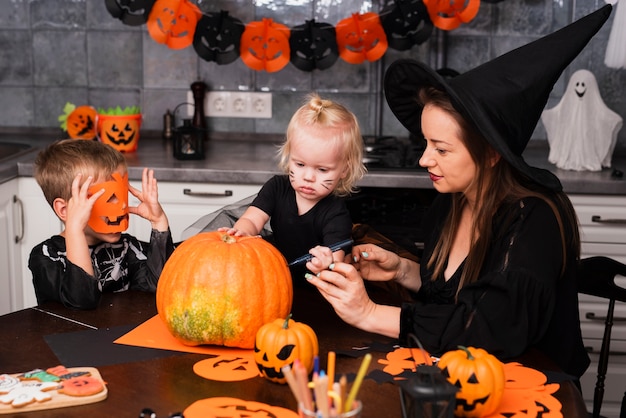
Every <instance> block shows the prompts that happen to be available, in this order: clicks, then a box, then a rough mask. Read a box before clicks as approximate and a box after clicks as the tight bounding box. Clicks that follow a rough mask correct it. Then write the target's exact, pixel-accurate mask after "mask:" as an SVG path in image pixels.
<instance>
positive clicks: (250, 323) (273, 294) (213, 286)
mask: <svg viewBox="0 0 626 418" xmlns="http://www.w3.org/2000/svg"><path fill="white" fill-rule="evenodd" d="M224 235H225V234H224V233H220V232H217V231H214V232H207V233H202V234H198V235H196V236H194V237H192V238H189V239H188V240H186V241H184V242H183V243H181V244H180V245H179V246H178V247H177V249H176V250H175V252H174V254H172V256H171V257H170V259H169V260H168V262H167V263H166V265H165V266H164V268H163V272H162V274H161V278H160V280H159V284H158V286H157V295H156V296H157V310H158V312H159V315H160V316H161V318H162V319H163V320H164V322H165V323H166V324H167V325H168V328H169V329H170V332H172V334H173V335H175V336H176V337H177V338H178V339H179V340H181V341H182V342H184V343H186V344H191V345H194V344H195V345H197V344H207V343H208V344H219V345H226V346H234V347H242V348H252V347H253V345H254V334H255V333H256V330H257V329H258V328H260V327H261V326H262V325H263V324H264V323H265V322H268V321H269V320H273V319H274V318H276V317H277V316H285V315H286V314H287V313H288V312H289V310H290V309H291V302H292V298H293V290H292V288H291V276H290V274H289V270H288V268H287V263H286V261H285V259H284V257H283V256H282V254H280V252H278V250H276V249H275V248H274V247H273V246H271V244H269V243H268V242H266V241H264V240H263V239H262V238H260V237H245V238H242V237H237V238H236V239H235V241H234V242H233V243H230V244H227V243H225V242H223V241H222V240H221V238H222V237H224ZM248 240H250V241H248ZM180 254H183V256H179V255H180ZM259 254H261V255H259ZM259 257H263V258H259ZM229 260H237V261H235V262H229ZM259 260H262V262H261V261H259ZM244 276H245V277H244ZM195 287H200V288H202V289H203V291H202V296H193V295H192V296H191V299H192V301H189V300H186V299H187V298H189V297H190V296H189V293H190V289H192V288H195ZM271 289H273V290H271ZM276 289H285V290H276ZM270 290H271V291H270ZM285 293H286V294H285ZM172 295H182V296H180V301H178V302H175V303H176V304H178V305H182V306H185V307H186V309H187V314H189V313H190V311H193V312H191V314H192V315H194V317H195V315H197V316H200V317H201V318H202V319H203V320H205V321H206V322H207V329H206V330H204V334H202V335H200V334H194V335H193V337H194V338H195V339H196V340H190V339H189V338H188V337H190V335H188V334H191V332H190V331H189V329H191V328H198V325H197V324H194V323H193V322H192V320H191V319H189V318H186V317H185V312H183V311H182V310H181V309H178V311H177V310H176V309H175V308H173V307H172V304H173V303H174V302H172V301H173V300H174V297H173V296H172ZM193 301H196V302H197V303H196V304H194V303H193ZM266 304H270V305H272V306H270V307H266V306H265V305H266ZM259 308H262V309H259ZM217 318H221V322H219V321H218V319H217ZM173 321H174V322H177V324H176V327H177V330H178V331H177V330H174V329H172V325H171V322H173ZM215 321H218V322H219V326H216V327H214V328H215V329H213V328H211V327H210V325H211V324H213V322H215ZM218 330H219V331H222V333H221V335H218V332H217V331H218ZM248 330H253V331H254V332H250V331H248ZM183 334H185V335H183ZM250 334H251V335H250ZM203 338H207V339H209V340H210V342H207V341H202V339H203Z"/></svg>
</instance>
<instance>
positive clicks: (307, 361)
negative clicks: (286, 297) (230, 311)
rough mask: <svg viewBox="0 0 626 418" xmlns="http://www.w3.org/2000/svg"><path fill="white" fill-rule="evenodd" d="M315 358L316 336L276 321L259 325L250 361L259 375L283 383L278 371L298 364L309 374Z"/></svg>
mask: <svg viewBox="0 0 626 418" xmlns="http://www.w3.org/2000/svg"><path fill="white" fill-rule="evenodd" d="M318 354H319V345H318V342H317V335H315V332H314V331H313V329H312V328H311V327H310V326H308V325H306V324H303V323H302V322H296V321H294V320H293V319H291V314H290V315H289V316H288V317H287V319H282V318H278V319H276V320H274V321H272V322H269V323H267V324H265V325H263V326H262V327H261V328H259V330H258V331H257V333H256V339H255V343H254V360H255V361H256V364H257V366H258V368H259V371H260V372H261V375H262V376H263V377H265V378H266V379H268V380H271V381H272V382H276V383H286V382H287V379H286V378H285V376H284V375H283V372H282V370H281V368H282V367H283V366H286V365H289V366H293V362H294V361H296V360H299V361H300V362H301V363H302V365H303V366H304V368H305V369H306V370H307V372H309V373H311V372H312V371H313V363H314V359H315V357H316V356H317V355H318Z"/></svg>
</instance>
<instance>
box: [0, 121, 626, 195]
mask: <svg viewBox="0 0 626 418" xmlns="http://www.w3.org/2000/svg"><path fill="white" fill-rule="evenodd" d="M142 135H143V136H142V138H140V141H139V146H138V149H137V151H136V152H133V153H127V154H126V159H127V161H128V167H129V178H130V179H133V180H139V179H141V172H142V169H143V168H144V167H149V168H152V169H154V170H155V176H156V178H157V179H158V180H159V181H172V182H199V183H230V184H263V183H264V182H265V181H266V180H268V179H269V178H270V177H271V176H272V175H274V174H277V173H279V172H280V171H279V169H278V168H277V159H276V153H277V149H278V145H279V143H280V141H281V137H280V136H279V135H273V136H272V135H248V136H247V137H244V136H234V135H232V134H230V137H229V136H226V135H225V134H223V135H221V136H218V135H214V136H213V138H212V139H211V140H210V141H209V142H207V143H206V146H207V147H206V150H205V151H206V152H205V154H206V158H205V159H204V160H188V161H180V160H177V159H175V158H174V157H173V152H172V145H171V141H164V140H163V139H161V138H160V137H156V136H150V135H144V134H143V133H142ZM57 138H58V137H56V136H54V135H50V134H39V135H20V134H16V133H10V134H4V133H3V134H0V141H5V142H19V143H28V144H30V145H32V147H33V148H31V149H30V150H28V151H25V152H22V153H20V154H19V155H17V156H16V157H15V158H11V159H7V160H4V161H0V183H2V182H5V181H8V180H11V179H12V178H15V177H17V176H32V175H33V169H34V166H33V162H34V159H35V157H36V155H37V153H38V152H39V150H40V149H41V148H43V147H45V146H46V145H47V144H49V143H50V142H52V141H54V140H55V139H57ZM548 151H549V150H548V147H547V143H546V142H544V141H532V142H531V145H530V146H529V147H528V148H527V150H526V152H525V154H524V156H525V158H526V161H528V163H529V164H531V165H533V166H537V167H541V168H546V169H549V170H551V171H552V172H554V173H555V174H556V175H557V176H558V177H559V178H560V179H561V182H562V183H563V188H564V190H565V191H566V192H568V193H573V194H607V195H626V178H624V177H621V178H617V177H614V176H612V173H613V170H614V169H617V170H620V171H621V172H624V171H626V156H623V155H622V156H620V155H615V156H614V157H613V168H607V169H604V170H602V171H599V172H589V171H584V172H577V171H567V170H561V169H558V168H556V167H555V166H554V165H553V164H550V163H549V162H548ZM359 185H360V186H362V187H394V188H399V187H403V188H431V187H432V182H431V181H430V178H429V177H428V174H427V173H426V171H424V170H414V171H410V170H383V169H376V170H372V171H370V172H369V173H368V174H367V175H366V176H365V177H364V178H363V179H362V180H361V181H360V182H359Z"/></svg>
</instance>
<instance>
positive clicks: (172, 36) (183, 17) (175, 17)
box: [146, 0, 202, 49]
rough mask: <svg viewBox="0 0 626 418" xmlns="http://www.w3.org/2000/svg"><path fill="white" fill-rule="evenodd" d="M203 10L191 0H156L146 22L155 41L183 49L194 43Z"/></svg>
mask: <svg viewBox="0 0 626 418" xmlns="http://www.w3.org/2000/svg"><path fill="white" fill-rule="evenodd" d="M201 16H202V12H201V11H200V9H199V8H198V6H196V5H195V4H193V3H192V2H190V1H189V0H156V2H155V3H154V5H153V6H152V10H151V11H150V16H149V17H148V21H147V22H146V26H147V28H148V33H149V34H150V36H151V37H152V39H154V41H156V42H158V43H160V44H166V45H167V46H168V47H170V48H172V49H183V48H186V47H188V46H189V45H191V44H192V43H193V36H194V33H195V31H196V24H197V23H198V19H200V17H201Z"/></svg>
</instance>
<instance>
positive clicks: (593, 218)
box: [591, 215, 626, 225]
mask: <svg viewBox="0 0 626 418" xmlns="http://www.w3.org/2000/svg"><path fill="white" fill-rule="evenodd" d="M591 222H597V223H599V224H618V225H626V219H602V216H600V215H593V216H591Z"/></svg>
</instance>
